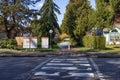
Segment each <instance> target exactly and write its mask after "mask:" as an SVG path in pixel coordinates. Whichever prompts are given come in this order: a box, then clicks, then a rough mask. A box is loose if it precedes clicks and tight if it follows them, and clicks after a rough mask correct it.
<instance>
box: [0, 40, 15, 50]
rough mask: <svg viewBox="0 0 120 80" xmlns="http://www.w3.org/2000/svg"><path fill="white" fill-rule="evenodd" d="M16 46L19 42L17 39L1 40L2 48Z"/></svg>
mask: <svg viewBox="0 0 120 80" xmlns="http://www.w3.org/2000/svg"><path fill="white" fill-rule="evenodd" d="M16 46H17V42H16V40H15V39H1V40H0V48H9V49H14V48H15V47H16Z"/></svg>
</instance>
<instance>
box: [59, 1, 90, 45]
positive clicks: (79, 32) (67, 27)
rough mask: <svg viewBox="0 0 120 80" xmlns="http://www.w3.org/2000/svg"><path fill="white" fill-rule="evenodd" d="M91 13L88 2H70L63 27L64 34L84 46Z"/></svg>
mask: <svg viewBox="0 0 120 80" xmlns="http://www.w3.org/2000/svg"><path fill="white" fill-rule="evenodd" d="M90 11H91V7H90V4H89V2H88V1H87V0H70V2H69V4H68V5H67V7H66V13H65V15H64V19H63V22H62V25H61V29H62V31H63V32H64V33H67V34H68V35H70V37H71V38H72V40H74V41H76V42H77V43H78V44H80V43H81V44H82V42H81V41H82V36H83V35H85V31H86V30H87V29H88V27H89V26H88V22H89V20H88V18H89V17H88V15H89V13H90Z"/></svg>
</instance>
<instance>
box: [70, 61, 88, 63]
mask: <svg viewBox="0 0 120 80" xmlns="http://www.w3.org/2000/svg"><path fill="white" fill-rule="evenodd" d="M71 62H72V63H89V62H88V61H71Z"/></svg>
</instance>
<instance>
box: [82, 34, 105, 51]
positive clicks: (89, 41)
mask: <svg viewBox="0 0 120 80" xmlns="http://www.w3.org/2000/svg"><path fill="white" fill-rule="evenodd" d="M105 41H106V40H105V37H103V36H84V37H83V45H84V46H85V47H88V48H92V49H105V43H106V42H105Z"/></svg>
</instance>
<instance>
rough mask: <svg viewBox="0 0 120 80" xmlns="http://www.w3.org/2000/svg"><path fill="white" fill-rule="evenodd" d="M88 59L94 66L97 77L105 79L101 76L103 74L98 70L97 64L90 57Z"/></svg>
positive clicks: (101, 79)
mask: <svg viewBox="0 0 120 80" xmlns="http://www.w3.org/2000/svg"><path fill="white" fill-rule="evenodd" d="M89 60H90V61H91V63H92V65H93V66H94V68H95V70H96V73H97V77H99V79H100V80H105V79H104V78H103V77H104V76H103V75H102V73H101V72H100V70H99V68H98V66H97V64H96V63H95V62H94V61H93V59H92V58H89Z"/></svg>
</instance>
